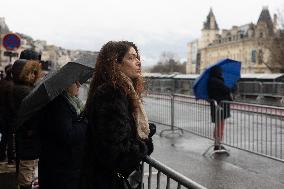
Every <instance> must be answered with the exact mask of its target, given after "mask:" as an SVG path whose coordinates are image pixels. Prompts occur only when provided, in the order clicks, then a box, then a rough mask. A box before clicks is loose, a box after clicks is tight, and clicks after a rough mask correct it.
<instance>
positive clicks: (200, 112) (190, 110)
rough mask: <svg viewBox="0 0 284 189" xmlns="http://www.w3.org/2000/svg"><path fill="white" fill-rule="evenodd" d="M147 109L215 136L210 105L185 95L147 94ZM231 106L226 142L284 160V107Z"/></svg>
mask: <svg viewBox="0 0 284 189" xmlns="http://www.w3.org/2000/svg"><path fill="white" fill-rule="evenodd" d="M144 102H145V108H146V111H147V114H148V116H149V120H150V121H152V122H156V123H160V124H163V125H167V126H170V128H171V129H170V130H172V131H174V129H183V130H186V131H189V132H191V133H194V134H197V135H200V136H202V137H206V138H209V139H214V137H213V131H214V126H215V125H214V123H212V122H211V117H210V104H209V103H208V102H207V101H204V100H198V101H197V100H196V99H195V98H194V97H191V96H185V95H159V94H151V95H148V96H146V97H144ZM223 103H225V104H227V105H229V106H230V109H231V110H230V111H231V112H230V114H231V116H230V118H228V119H225V131H224V140H223V143H224V144H226V145H229V146H232V147H235V148H239V149H242V150H246V151H249V152H252V153H256V154H260V155H263V156H267V157H270V158H273V159H277V160H280V161H284V149H283V147H284V144H283V143H284V108H283V107H273V106H264V105H256V104H248V103H239V102H228V101H224V102H223Z"/></svg>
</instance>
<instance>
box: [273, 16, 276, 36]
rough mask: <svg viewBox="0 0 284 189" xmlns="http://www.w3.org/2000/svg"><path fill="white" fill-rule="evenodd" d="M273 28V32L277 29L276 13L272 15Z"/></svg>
mask: <svg viewBox="0 0 284 189" xmlns="http://www.w3.org/2000/svg"><path fill="white" fill-rule="evenodd" d="M273 30H274V32H276V30H277V14H274V15H273Z"/></svg>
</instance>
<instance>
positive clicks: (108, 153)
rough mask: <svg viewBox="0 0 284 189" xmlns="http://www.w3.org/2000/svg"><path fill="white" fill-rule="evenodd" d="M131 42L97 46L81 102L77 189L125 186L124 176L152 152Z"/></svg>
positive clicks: (138, 66)
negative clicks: (82, 143)
mask: <svg viewBox="0 0 284 189" xmlns="http://www.w3.org/2000/svg"><path fill="white" fill-rule="evenodd" d="M143 84H144V82H143V77H142V75H141V61H140V56H139V52H138V49H137V47H136V45H135V44H134V43H132V42H129V41H110V42H108V43H106V44H105V45H104V46H103V47H102V49H101V50H100V52H99V54H98V57H97V61H96V67H95V73H94V75H93V78H92V81H91V85H90V90H89V95H88V98H87V102H86V108H85V110H86V117H87V119H88V128H87V140H86V143H87V144H86V150H85V152H86V156H85V158H84V162H83V163H84V166H83V170H82V176H81V183H80V184H81V185H80V188H81V189H92V188H96V189H105V188H107V189H125V185H127V184H129V183H128V181H127V178H128V177H129V175H130V174H131V173H132V172H133V171H134V170H135V169H136V168H137V167H138V166H139V163H140V162H141V161H142V160H143V158H145V157H146V156H147V155H150V154H151V153H152V152H153V148H154V147H153V142H152V138H151V137H152V135H153V132H151V130H150V127H149V123H148V118H147V115H146V112H145V110H144V107H143V104H142V97H141V94H142V92H143V90H144V85H143Z"/></svg>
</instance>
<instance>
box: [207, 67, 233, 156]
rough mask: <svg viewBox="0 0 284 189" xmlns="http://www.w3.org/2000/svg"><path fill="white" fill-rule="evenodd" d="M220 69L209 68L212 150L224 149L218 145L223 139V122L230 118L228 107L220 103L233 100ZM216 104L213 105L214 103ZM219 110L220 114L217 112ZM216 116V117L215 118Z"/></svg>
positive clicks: (226, 104)
mask: <svg viewBox="0 0 284 189" xmlns="http://www.w3.org/2000/svg"><path fill="white" fill-rule="evenodd" d="M222 72H223V71H222V69H221V68H220V67H219V66H214V67H212V68H211V70H210V73H209V79H208V97H209V99H210V100H211V101H210V110H211V120H212V122H213V123H216V126H215V128H214V133H213V136H214V138H215V146H214V150H223V149H225V148H224V146H222V145H221V144H220V143H221V141H222V140H223V137H224V120H225V119H226V118H228V117H230V105H229V104H228V103H221V101H223V100H229V101H231V100H233V99H232V98H231V90H230V88H229V87H227V86H226V85H225V83H224V78H223V76H222ZM212 100H214V101H216V102H217V104H214V101H212ZM217 108H219V110H220V112H217ZM216 115H217V116H216Z"/></svg>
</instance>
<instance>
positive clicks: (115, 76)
mask: <svg viewBox="0 0 284 189" xmlns="http://www.w3.org/2000/svg"><path fill="white" fill-rule="evenodd" d="M131 47H133V48H134V49H135V51H136V53H137V57H138V59H139V60H140V55H139V51H138V48H137V46H136V45H135V44H134V43H133V42H129V41H109V42H107V43H106V44H104V45H103V47H102V48H101V50H100V52H99V54H98V57H97V61H96V66H95V72H94V74H93V77H92V81H91V84H90V89H89V93H88V98H87V102H86V107H85V113H86V114H88V113H89V112H90V110H91V106H92V105H91V104H92V99H93V96H94V94H95V92H96V89H97V88H98V87H99V86H101V85H102V84H106V83H107V84H110V85H112V86H113V87H114V88H119V89H121V90H122V91H123V92H124V93H125V94H126V95H127V96H128V98H129V99H130V101H131V105H132V108H136V107H138V103H139V100H140V99H141V94H142V93H143V91H144V80H143V77H142V76H141V77H139V78H137V79H134V80H132V82H133V87H134V89H135V91H136V94H137V96H138V99H137V96H136V95H134V94H133V93H131V91H130V90H129V84H128V83H127V81H126V80H125V79H124V77H122V75H121V70H120V68H119V64H122V63H123V62H122V60H123V58H124V56H125V55H126V53H127V52H128V51H129V49H130V48H131Z"/></svg>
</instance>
